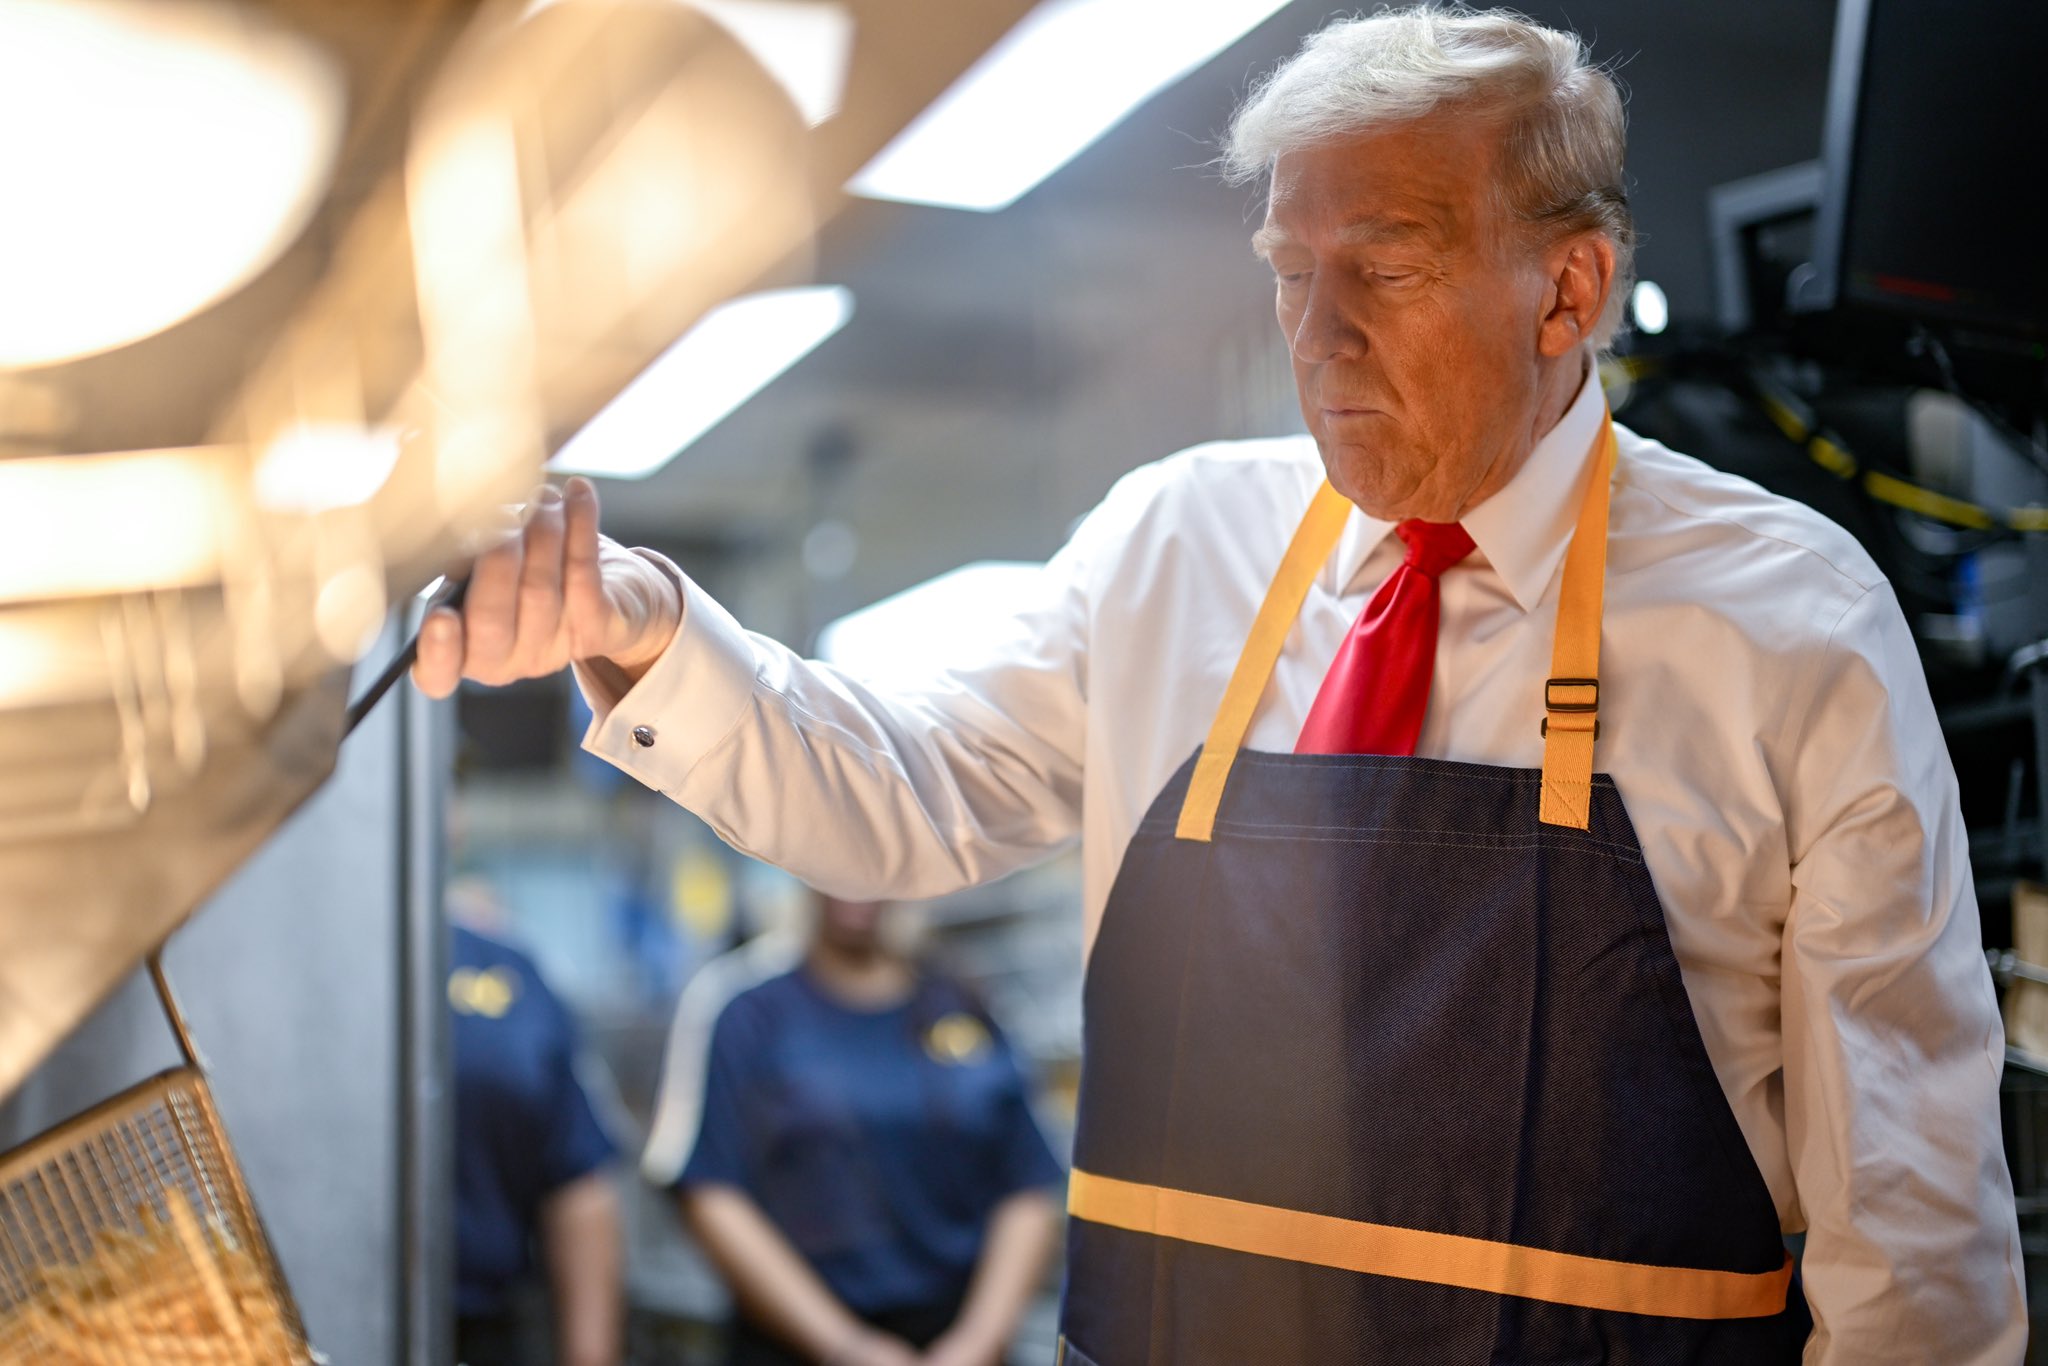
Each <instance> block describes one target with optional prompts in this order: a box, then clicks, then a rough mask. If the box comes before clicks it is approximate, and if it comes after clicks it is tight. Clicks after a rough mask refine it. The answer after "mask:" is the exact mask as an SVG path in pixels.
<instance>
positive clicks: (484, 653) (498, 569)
mask: <svg viewBox="0 0 2048 1366" xmlns="http://www.w3.org/2000/svg"><path fill="white" fill-rule="evenodd" d="M523 540H524V537H523V536H510V537H507V538H506V539H505V540H503V541H500V542H499V543H498V544H497V545H495V546H492V547H491V548H490V549H489V550H486V551H485V552H484V553H483V554H481V555H479V556H477V560H476V567H475V568H473V569H472V570H470V573H469V593H468V595H467V596H466V597H465V598H464V600H463V605H462V634H463V645H464V657H463V665H464V671H465V672H466V673H468V674H469V675H470V676H471V677H472V678H477V679H479V680H480V681H482V682H486V683H490V682H496V681H497V680H496V678H494V677H493V676H492V675H494V674H495V673H496V672H497V671H499V670H500V669H502V668H503V666H504V665H505V663H506V662H507V661H508V660H509V659H510V658H511V656H512V646H513V643H514V642H515V641H516V640H517V639H518V637H519V569H520V565H521V564H522V562H523V561H524V559H525V550H524V547H523V544H522V542H523Z"/></svg>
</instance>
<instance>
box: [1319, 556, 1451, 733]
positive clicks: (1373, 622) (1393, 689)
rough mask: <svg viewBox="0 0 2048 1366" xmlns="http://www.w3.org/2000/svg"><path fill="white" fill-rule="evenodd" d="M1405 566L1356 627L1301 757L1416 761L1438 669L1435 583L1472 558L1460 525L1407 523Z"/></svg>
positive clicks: (1326, 683)
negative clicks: (1394, 756)
mask: <svg viewBox="0 0 2048 1366" xmlns="http://www.w3.org/2000/svg"><path fill="white" fill-rule="evenodd" d="M1394 533H1395V534H1396V535H1397V536H1399V537H1400V538H1401V539H1402V540H1403V541H1405V542H1406V543H1407V545H1408V555H1407V558H1405V559H1403V560H1402V561H1401V564H1400V567H1399V568H1397V569H1395V570H1394V572H1393V573H1392V574H1389V575H1388V576H1387V581H1386V582H1385V583H1383V584H1381V585H1380V591H1379V592H1377V593H1375V594H1373V598H1372V601H1371V602H1369V603H1367V604H1366V605H1365V610H1364V611H1363V612H1360V613H1359V614H1358V620H1357V621H1355V622H1353V623H1352V624H1351V633H1350V634H1349V635H1347V636H1345V637H1344V644H1343V645H1341V646H1340V647H1338V650H1337V658H1336V659H1335V660H1334V661H1333V662H1332V663H1331V664H1330V672H1329V673H1328V674H1327V675H1325V676H1324V678H1323V687H1322V691H1321V692H1318V693H1317V694H1316V703H1315V705H1314V706H1313V707H1310V708H1309V712H1308V721H1307V722H1306V723H1305V724H1304V725H1303V726H1302V728H1301V739H1300V740H1298V741H1297V742H1296V743H1295V746H1294V752H1295V753H1297V754H1413V753H1414V752H1415V739H1416V737H1417V736H1419V735H1421V734H1422V714H1423V712H1424V711H1426V710H1427V709H1428V707H1429V676H1430V672H1431V670H1432V669H1433V668H1434V667H1435V665H1436V621H1437V576H1438V575H1439V574H1442V573H1443V572H1444V571H1445V570H1446V569H1449V568H1450V567H1451V566H1452V565H1454V564H1456V563H1457V562H1458V561H1460V560H1462V559H1464V558H1465V557H1466V556H1467V555H1469V554H1471V553H1472V538H1471V536H1469V535H1467V534H1466V532H1465V528H1463V527H1461V526H1459V525H1458V524H1457V523H1456V522H1415V521H1409V522H1402V523H1400V524H1398V525H1397V526H1395V528H1394Z"/></svg>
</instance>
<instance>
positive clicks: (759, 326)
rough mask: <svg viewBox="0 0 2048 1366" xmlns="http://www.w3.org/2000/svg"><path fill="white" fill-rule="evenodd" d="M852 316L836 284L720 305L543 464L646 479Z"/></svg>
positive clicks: (849, 297)
mask: <svg viewBox="0 0 2048 1366" xmlns="http://www.w3.org/2000/svg"><path fill="white" fill-rule="evenodd" d="M852 316H853V291H851V290H849V289H846V288H844V287H843V286H840V285H811V286H805V287H803V288H798V289H775V290H768V291H765V292H763V293H760V294H749V295H747V296H745V297H744V298H739V299H735V300H733V301H732V302H730V303H726V304H721V305H719V306H718V307H717V308H714V309H712V310H711V311H710V312H709V313H706V314H705V315H704V317H703V318H702V319H701V320H700V321H699V322H698V323H697V325H696V326H695V327H692V328H691V329H690V330H689V331H688V332H686V333H684V334H683V337H682V340H680V341H678V342H677V343H676V344H675V345H673V346H671V347H669V349H668V350H666V351H664V352H662V353H661V355H660V356H659V357H657V358H656V359H655V362H654V363H653V364H652V365H650V366H648V367H647V369H645V370H644V371H642V372H641V373H640V376H639V378H637V379H635V380H634V381H633V382H632V383H631V384H629V385H627V386H626V387H625V389H624V390H623V391H621V392H620V394H619V396H618V397H617V398H615V399H613V400H612V401H611V402H610V403H609V404H607V405H605V407H604V409H603V410H602V411H601V412H599V413H598V415H597V416H596V417H594V418H592V419H591V420H590V422H589V424H588V425H587V426H585V427H584V428H583V430H582V431H580V432H578V433H576V435H575V436H573V437H571V438H569V440H568V441H567V442H566V443H564V445H563V446H562V449H561V450H560V451H558V452H557V453H556V454H555V458H554V459H553V460H552V461H550V462H549V464H548V468H550V469H552V470H554V471H556V472H557V473H561V474H591V475H602V476H605V477H608V478H613V479H643V478H645V477H646V476H648V475H650V474H652V473H654V472H655V471H656V470H658V469H660V468H661V467H662V466H663V465H666V464H667V463H668V462H669V461H670V460H672V459H674V458H675V456H676V454H677V453H678V452H679V451H681V450H682V449H683V448H684V447H685V446H688V445H689V444H690V443H691V442H693V441H695V440H696V439H697V438H698V437H700V436H702V435H704V433H706V432H708V431H710V430H711V429H712V428H713V427H715V426H717V425H718V424H719V423H720V422H722V421H724V420H725V417H726V415H727V414H729V413H731V412H732V411H733V410H734V409H736V408H738V407H739V406H740V405H741V404H743V403H745V402H746V401H747V400H748V399H750V398H752V397H753V396H754V395H755V394H756V393H758V392H759V391H760V390H762V389H763V388H765V387H766V386H767V385H768V384H769V383H770V382H772V381H773V380H774V379H775V378H776V377H777V376H778V375H780V374H781V373H782V372H783V371H785V370H787V369H789V367H790V366H792V365H795V364H796V363H797V362H798V361H800V360H802V359H803V358H804V357H805V356H807V355H809V354H810V353H811V352H812V351H813V350H815V349H816V348H817V346H818V344H819V343H820V342H823V341H824V340H825V339H826V338H827V337H830V336H831V335H832V334H833V333H835V332H837V331H838V330H839V329H840V328H842V327H844V326H845V325H846V321H847V319H849V318H851V317H852Z"/></svg>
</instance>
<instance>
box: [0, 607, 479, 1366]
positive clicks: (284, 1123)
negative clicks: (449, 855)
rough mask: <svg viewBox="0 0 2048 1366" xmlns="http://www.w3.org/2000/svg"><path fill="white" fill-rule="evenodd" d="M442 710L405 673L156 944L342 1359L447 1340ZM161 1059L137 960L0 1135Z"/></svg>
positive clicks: (4, 1111)
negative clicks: (421, 697)
mask: <svg viewBox="0 0 2048 1366" xmlns="http://www.w3.org/2000/svg"><path fill="white" fill-rule="evenodd" d="M390 644H391V642H390V640H389V639H387V640H386V641H384V642H380V645H379V647H378V649H377V650H374V651H373V652H372V654H371V660H372V661H373V662H375V661H378V660H379V659H380V658H382V657H384V656H385V652H386V651H387V650H388V648H389V647H390ZM362 681H363V680H362V679H360V678H359V679H358V686H360V684H361V682H362ZM446 719H447V718H446V716H445V709H443V708H429V707H425V706H422V705H420V704H419V703H418V702H417V699H415V698H413V697H412V696H411V695H410V693H409V691H401V692H400V693H399V694H398V695H396V696H393V697H391V698H388V699H387V700H386V702H385V703H384V705H383V706H381V707H380V708H379V709H378V710H377V711H376V712H374V713H372V715H371V716H370V717H369V718H368V719H367V720H366V721H365V722H364V724H363V726H362V727H361V728H360V729H359V730H358V731H357V732H356V734H355V735H354V736H353V737H351V738H350V739H349V740H348V741H347V742H346V743H345V744H344V745H343V746H342V754H341V760H340V764H339V766H338V768H337V770H336V772H335V774H334V776H333V777H332V778H331V779H330V780H329V781H328V783H327V785H326V786H325V787H324V788H322V789H321V790H320V791H319V792H318V793H316V794H315V795H314V797H313V798H312V799H311V800H310V801H309V802H308V803H307V804H306V805H305V806H304V807H303V808H302V809H301V810H300V811H299V812H298V813H297V814H296V815H294V816H293V817H292V819H291V820H290V821H289V822H287V823H286V825H285V826H284V827H283V828H282V829H281V830H280V831H279V832H278V833H277V834H276V835H275V836H274V837H273V838H272V839H271V840H270V841H269V842H268V843H267V844H266V845H265V846H264V847H263V848H262V849H261V850H260V851H259V852H258V853H257V854H256V856H255V857H254V858H252V859H251V860H250V861H249V862H248V863H247V864H245V865H244V866H243V867H242V868H241V869H239V870H238V871H237V872H236V874H235V875H234V877H233V878H232V879H231V880H230V881H229V882H228V883H227V884H226V885H225V886H224V887H223V888H222V889H221V891H220V892H219V893H218V894H217V895H216V896H214V897H213V898H212V899H211V901H210V902H209V903H208V904H207V905H206V906H205V907H204V908H203V909H202V910H201V911H200V912H199V913H198V914H197V915H196V916H195V917H194V918H193V919H192V921H191V922H190V923H189V924H188V925H187V926H186V928H185V929H184V930H182V931H180V932H179V933H178V935H176V936H175V937H174V938H173V939H172V941H171V944H170V947H169V948H168V950H167V951H166V953H165V963H166V966H167V969H168V971H169V973H170V976H171V980H172V982H173V985H174V986H175V987H176V989H177V992H178V995H179V997H180V998H181V1002H182V1004H183V1006H184V1009H185V1013H186V1015H187V1017H188V1019H189V1021H190V1024H191V1028H192V1032H193V1034H194V1036H195V1038H196V1039H197V1041H198V1044H199V1047H200V1050H201V1052H202V1053H203V1054H204V1055H205V1056H206V1060H207V1062H208V1064H209V1069H210V1074H211V1076H212V1079H213V1084H214V1089H215V1093H216V1095H217V1098H218V1100H219V1103H220V1108H221V1111H222V1113H223V1116H224V1118H225V1120H226V1123H227V1126H228V1131H229V1135H230V1137H231V1138H232V1139H233V1141H234V1144H235V1147H236V1149H237V1151H238V1152H239V1153H240V1155H241V1158H242V1162H243V1164H244V1166H245V1168H246V1170H247V1173H248V1179H249V1184H250V1187H251V1189H252V1190H253V1192H254V1194H255V1197H256V1201H257V1205H258V1207H259V1208H260V1210H261V1211H262V1214H263V1218H264V1220H265V1222H266V1224H267V1225H268V1226H269V1229H270V1233H271V1236H272V1239H273V1241H274V1243H275V1244H276V1246H277V1249H278V1253H279V1255H280V1257H281V1259H282V1261H283V1264H284V1268H285V1272H286V1275H287V1276H288V1277H289V1278H290V1280H291V1283H292V1287H293V1289H294V1290H295V1291H296V1293H297V1295H298V1298H299V1302H300V1306H301V1308H302V1310H303V1312H304V1315H305V1320H306V1324H307V1327H308V1330H309V1332H310V1333H311V1335H312V1338H313V1341H314V1343H315V1345H316V1346H318V1347H319V1348H320V1349H321V1350H323V1351H324V1352H326V1353H327V1354H328V1355H329V1356H330V1357H331V1358H332V1359H333V1360H334V1361H335V1362H336V1363H340V1364H342V1366H350V1364H352V1363H374V1364H375V1366H383V1364H384V1363H400V1362H408V1361H418V1360H424V1359H428V1358H426V1357H424V1356H423V1355H421V1354H420V1353H419V1348H420V1347H421V1346H422V1345H423V1344H425V1343H427V1342H429V1341H431V1340H434V1339H438V1340H439V1341H440V1342H441V1343H443V1344H445V1341H446V1333H445V1330H444V1329H442V1328H441V1327H440V1326H439V1325H438V1324H436V1323H435V1322H434V1319H435V1317H436V1315H437V1314H438V1313H445V1310H446V1306H447V1303H448V1296H447V1293H446V1289H447V1286H446V1281H445V1276H446V1271H445V1247H446V1243H447V1232H446V1226H447V1215H446V1213H445V1209H444V1208H443V1207H444V1206H445V1193H446V1191H447V1189H448V1185H447V1183H446V1182H445V1181H440V1182H434V1181H433V1180H432V1179H431V1172H432V1171H433V1170H434V1169H435V1164H436V1163H437V1162H439V1163H440V1164H441V1166H442V1167H445V1159H444V1158H443V1156H442V1154H443V1153H444V1151H445V1149H444V1148H443V1147H442V1145H441V1139H440V1138H439V1137H437V1135H438V1134H439V1132H440V1130H441V1128H442V1127H444V1126H441V1125H440V1124H439V1121H438V1118H437V1116H438V1114H439V1105H440V1099H439V1098H440V1092H439V1089H438V1082H437V1079H436V1078H435V1076H434V1075H433V1074H432V1069H431V1067H428V1066H426V1065H425V1063H424V1062H423V1060H430V1059H432V1058H435V1057H437V1056H439V1054H438V1052H437V1049H438V1044H437V1040H440V1039H442V1038H444V1037H445V1035H444V1033H443V1029H442V1024H441V1013H440V1010H439V1004H440V1002H441V1000H442V999H443V998H442V996H441V983H442V982H443V981H444V980H445V974H444V972H443V969H442V967H441V963H440V955H439V954H438V952H436V951H435V950H436V946H437V945H438V942H439V932H438V925H439V920H438V908H434V907H431V906H422V905H421V904H420V903H421V902H422V901H424V900H426V899H427V898H426V897H424V896H422V895H420V894H419V889H420V888H421V887H422V885H423V883H424V882H426V881H429V880H431V881H433V882H434V883H435V884H438V863H437V861H436V860H437V846H438V836H439V830H438V813H437V811H435V812H433V813H430V814H431V816H432V818H431V819H414V820H411V821H408V815H409V814H410V815H412V816H419V815H421V809H422V804H423V802H426V803H430V804H433V805H435V806H437V798H436V797H435V795H434V793H435V789H436V787H437V782H436V779H437V773H438V765H437V764H435V763H434V762H433V760H434V755H435V752H436V750H437V748H438V747H436V746H435V745H433V744H432V731H433V728H434V727H435V726H437V725H441V724H445V722H446ZM408 740H410V741H411V742H412V743H413V744H414V746H416V747H417V748H418V749H419V750H420V754H419V759H418V761H416V762H414V763H412V764H411V765H410V769H411V774H410V777H411V781H410V782H409V781H408V762H407V757H406V755H407V750H408ZM422 742H424V743H422ZM409 789H410V790H409ZM423 827H424V828H425V829H426V830H427V831H429V832H431V838H429V839H428V840H427V841H426V842H425V845H424V847H423V846H422V843H421V840H420V839H419V838H418V832H419V831H420V830H421V829H422V828H423ZM408 883H410V884H411V886H412V887H413V888H414V894H413V895H410V896H409V895H408V893H407V886H408ZM408 902H410V903H412V906H413V908H414V909H413V911H412V912H411V913H410V914H409V912H408ZM422 911H424V912H426V913H428V914H429V915H430V916H431V919H430V920H429V921H428V922H427V923H426V925H425V927H424V928H425V933H421V929H422V922H421V920H420V913H421V912H422ZM423 959H430V960H432V961H423ZM408 969H410V971H411V976H412V980H411V982H410V983H408V980H407V974H408ZM423 1000H429V1001H432V1002H433V1003H434V1005H435V1009H433V1010H430V1011H426V1012H424V1018H422V1014H423V1012H422V1010H421V1008H420V1003H421V1002H422V1001H423ZM176 1061H177V1055H176V1051H175V1048H174V1046H173V1044H172V1041H171V1037H170V1033H169V1031H168V1029H167V1027H166V1025H165V1023H164V1020H163V1016H162V1014H161V1012H160V1011H159V1010H158V1009H157V1006H156V1001H155V998H154V996H152V995H151V993H150V991H149V988H148V984H147V981H146V979H145V978H144V977H143V976H142V975H141V974H137V976H136V978H135V979H134V980H132V981H130V982H128V983H127V984H126V985H125V986H123V988H122V989H121V990H120V991H119V992H118V993H117V994H116V995H115V996H114V997H113V998H112V999H111V1000H110V1001H108V1002H107V1003H106V1004H105V1005H104V1006H102V1007H101V1009H100V1010H99V1011H98V1012H97V1013H96V1014H95V1015H94V1016H93V1017H92V1019H91V1020H90V1021H88V1023H87V1024H86V1025H85V1026H84V1027H83V1028H81V1029H80V1030H79V1031H78V1032H77V1033H76V1034H75V1035H73V1036H72V1037H71V1038H70V1039H68V1040H67V1041H66V1042H65V1043H64V1045H63V1046H62V1047H61V1048H60V1049H59V1050H58V1052H57V1053H56V1054H55V1055H53V1056H52V1058H51V1059H50V1060H49V1061H48V1062H47V1063H45V1065H44V1066H43V1067H42V1068H41V1069H40V1070H39V1071H38V1072H37V1073H36V1074H35V1075H34V1076H33V1077H32V1078H31V1079H30V1080H29V1081H28V1082H27V1083H26V1084H25V1085H24V1086H23V1087H22V1088H21V1090H20V1091H18V1092H17V1093H16V1094H15V1095H14V1096H13V1097H12V1098H10V1100H9V1101H8V1103H7V1104H6V1106H5V1107H0V1144H4V1145H6V1146H12V1145H13V1144H14V1143H16V1142H18V1141H20V1140H21V1139H24V1138H27V1137H29V1136H31V1135H32V1134H34V1133H36V1132H39V1131H40V1130H41V1129H43V1128H46V1127H48V1126H49V1125H50V1124H53V1123H56V1122H57V1121H59V1120H61V1119H64V1118H66V1117H68V1116H69V1115H71V1114H72V1113H75V1112H76V1111H78V1110H80V1109H83V1108H85V1107H86V1106H88V1105H90V1104H92V1103H93V1102H95V1101H98V1100H100V1099H103V1098H104V1097H105V1096H107V1095H109V1094H111V1093H113V1092H114V1091H116V1090H118V1089H120V1087H122V1086H123V1085H126V1084H128V1083H130V1082H133V1081H137V1080H140V1079H141V1078H142V1077H144V1076H147V1075H149V1074H150V1073H153V1072H155V1071H157V1070H159V1069H161V1068H163V1067H166V1066H170V1065H172V1064H174V1063H175V1062H176ZM407 1097H410V1098H411V1100H410V1101H408V1100H407ZM423 1121H424V1122H425V1127H424V1128H422V1124H423ZM408 1126H410V1128H411V1130H412V1132H410V1133H408V1131H407V1130H408ZM409 1158H410V1160H411V1162H412V1163H413V1166H414V1174H413V1175H412V1176H411V1177H410V1178H408V1176H407V1174H406V1166H407V1162H408V1159H409ZM435 1186H438V1192H436V1191H435V1190H434V1189H433V1187H435ZM423 1187H424V1188H425V1189H423ZM408 1193H410V1198H409V1196H408ZM422 1196H424V1197H425V1198H422ZM437 1196H438V1198H437ZM408 1208H410V1210H411V1211H412V1212H411V1213H408ZM444 1359H445V1358H444Z"/></svg>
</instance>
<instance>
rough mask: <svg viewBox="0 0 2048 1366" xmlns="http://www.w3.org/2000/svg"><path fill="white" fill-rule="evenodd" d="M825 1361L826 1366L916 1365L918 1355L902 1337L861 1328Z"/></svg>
mask: <svg viewBox="0 0 2048 1366" xmlns="http://www.w3.org/2000/svg"><path fill="white" fill-rule="evenodd" d="M825 1362H826V1366H918V1355H917V1349H916V1348H914V1347H912V1346H911V1345H910V1344H909V1343H907V1342H905V1341H904V1340H903V1339H902V1338H899V1337H895V1336H893V1335H891V1334H889V1333H884V1332H881V1331H879V1330H876V1329H872V1328H862V1329H861V1330H860V1332H859V1333H858V1334H857V1335H856V1336H855V1337H854V1338H853V1340H852V1341H850V1342H848V1343H847V1344H846V1345H845V1346H843V1347H841V1348H840V1349H839V1350H838V1351H836V1352H834V1353H833V1354H832V1355H831V1356H829V1357H827V1358H825Z"/></svg>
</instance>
